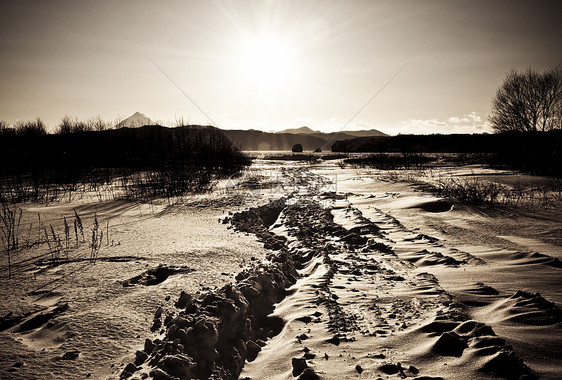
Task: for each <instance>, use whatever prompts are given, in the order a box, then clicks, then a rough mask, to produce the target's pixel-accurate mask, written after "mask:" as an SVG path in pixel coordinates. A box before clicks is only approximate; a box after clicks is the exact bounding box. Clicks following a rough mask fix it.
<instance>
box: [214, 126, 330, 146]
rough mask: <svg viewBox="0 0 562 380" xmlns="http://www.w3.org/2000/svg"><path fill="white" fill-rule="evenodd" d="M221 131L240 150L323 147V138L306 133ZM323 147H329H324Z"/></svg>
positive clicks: (324, 141)
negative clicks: (299, 146) (296, 146)
mask: <svg viewBox="0 0 562 380" xmlns="http://www.w3.org/2000/svg"><path fill="white" fill-rule="evenodd" d="M222 132H223V133H224V134H225V135H226V136H227V137H228V138H229V139H230V141H232V142H233V143H234V144H235V145H236V146H238V147H239V148H240V150H291V148H292V147H293V145H295V144H301V145H302V146H303V148H304V150H310V151H313V150H315V149H316V148H323V146H324V145H325V143H326V140H325V139H322V138H319V137H316V136H311V135H307V134H295V133H271V132H262V131H256V130H241V129H223V130H222ZM325 149H329V147H328V148H325Z"/></svg>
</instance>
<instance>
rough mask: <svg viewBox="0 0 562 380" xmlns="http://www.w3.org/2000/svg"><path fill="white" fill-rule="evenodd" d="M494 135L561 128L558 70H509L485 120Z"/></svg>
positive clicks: (561, 93)
mask: <svg viewBox="0 0 562 380" xmlns="http://www.w3.org/2000/svg"><path fill="white" fill-rule="evenodd" d="M489 120H490V122H491V123H492V127H493V128H494V130H495V131H496V132H510V131H519V132H536V131H543V132H544V131H548V130H552V129H560V128H561V127H562V125H561V122H562V69H561V67H560V66H557V67H555V68H554V69H550V70H548V71H546V72H544V73H539V72H538V71H535V70H533V69H528V70H527V71H525V72H524V73H519V72H517V71H516V70H511V71H509V72H508V73H507V74H506V77H505V79H504V81H503V83H502V85H501V87H500V88H499V89H498V90H497V92H496V96H495V97H494V99H493V101H492V112H491V114H490V117H489Z"/></svg>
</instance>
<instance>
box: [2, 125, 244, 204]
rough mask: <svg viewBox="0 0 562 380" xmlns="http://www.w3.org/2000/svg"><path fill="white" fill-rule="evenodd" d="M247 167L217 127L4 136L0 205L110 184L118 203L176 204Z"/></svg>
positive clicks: (4, 134) (13, 134)
mask: <svg viewBox="0 0 562 380" xmlns="http://www.w3.org/2000/svg"><path fill="white" fill-rule="evenodd" d="M28 132H29V131H28ZM248 164H249V161H248V158H246V156H244V155H243V154H242V153H241V152H240V151H239V150H238V149H237V148H236V147H235V146H234V145H233V144H232V143H231V142H230V140H229V139H228V138H226V137H225V136H224V135H223V133H222V132H221V131H220V130H219V129H217V128H214V127H202V126H181V127H175V128H167V127H162V126H144V127H141V128H121V129H114V130H101V131H73V133H58V134H46V133H2V134H1V135H0V181H1V186H2V188H1V193H0V197H2V198H3V199H2V200H8V201H25V200H44V198H45V197H55V195H56V194H55V193H59V192H60V191H72V190H74V191H76V188H77V187H78V186H79V185H80V184H89V185H91V186H90V187H93V188H98V187H99V186H100V185H104V184H110V183H115V182H118V183H119V186H120V189H119V191H117V192H116V195H119V196H124V197H132V198H150V197H158V196H173V195H178V194H182V193H185V192H190V191H201V190H203V189H205V188H206V187H207V186H208V185H209V183H210V182H211V180H212V179H213V178H217V177H219V178H220V177H226V176H229V175H231V174H233V173H235V172H237V171H239V170H240V169H241V168H242V167H244V166H245V165H248ZM61 189H62V190H61Z"/></svg>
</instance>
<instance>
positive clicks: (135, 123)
mask: <svg viewBox="0 0 562 380" xmlns="http://www.w3.org/2000/svg"><path fill="white" fill-rule="evenodd" d="M145 125H156V123H155V122H154V121H152V120H151V119H150V118H149V117H148V116H146V115H145V114H143V113H140V112H135V113H134V114H132V115H131V116H129V117H128V118H126V119H125V120H122V121H120V122H119V123H117V125H116V126H115V128H138V127H143V126H145Z"/></svg>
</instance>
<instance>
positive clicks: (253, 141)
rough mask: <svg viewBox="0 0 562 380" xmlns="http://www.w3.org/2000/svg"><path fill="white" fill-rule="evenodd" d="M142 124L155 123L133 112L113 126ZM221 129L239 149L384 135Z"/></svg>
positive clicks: (327, 144) (310, 147)
mask: <svg viewBox="0 0 562 380" xmlns="http://www.w3.org/2000/svg"><path fill="white" fill-rule="evenodd" d="M143 125H156V123H155V122H154V121H152V120H151V119H150V118H149V117H147V116H146V115H144V114H142V113H140V112H135V113H134V114H133V115H131V116H129V117H128V118H126V119H124V120H123V121H121V122H120V123H118V124H117V125H116V128H124V127H128V128H138V127H141V126H143ZM222 132H223V133H224V134H225V135H226V136H227V137H228V138H229V139H230V140H231V141H232V142H233V143H234V144H235V145H236V146H238V147H239V148H240V150H291V149H292V147H293V145H295V144H301V145H302V146H303V148H304V150H305V151H314V150H316V149H318V148H320V149H321V150H330V149H331V146H332V144H333V143H335V142H336V141H338V140H349V139H354V138H357V137H377V136H387V135H386V134H385V133H382V132H381V131H378V130H376V129H370V130H360V131H340V132H330V133H325V132H320V131H314V130H312V129H310V128H308V127H301V128H293V129H285V130H282V131H279V132H263V131H258V130H255V129H249V130H245V129H223V130H222Z"/></svg>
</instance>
